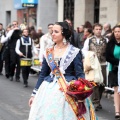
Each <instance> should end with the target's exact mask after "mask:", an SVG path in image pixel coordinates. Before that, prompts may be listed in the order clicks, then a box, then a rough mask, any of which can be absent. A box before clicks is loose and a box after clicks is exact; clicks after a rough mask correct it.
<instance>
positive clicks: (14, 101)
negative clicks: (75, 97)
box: [0, 75, 115, 120]
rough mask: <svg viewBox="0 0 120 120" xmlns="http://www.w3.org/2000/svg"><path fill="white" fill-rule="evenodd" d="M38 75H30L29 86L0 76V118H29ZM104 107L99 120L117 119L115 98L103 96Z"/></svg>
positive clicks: (23, 119)
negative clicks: (31, 96) (31, 99)
mask: <svg viewBox="0 0 120 120" xmlns="http://www.w3.org/2000/svg"><path fill="white" fill-rule="evenodd" d="M37 77H38V76H30V77H29V87H28V88H24V87H23V82H22V78H21V82H20V83H18V82H16V81H15V80H14V81H9V79H6V78H5V76H3V75H2V76H0V120H27V119H28V115H29V106H28V100H29V98H30V95H31V93H32V90H33V88H34V86H35V84H36V82H37ZM102 106H103V109H102V110H100V111H97V112H96V113H97V115H98V118H99V120H115V119H114V104H113V98H110V99H108V98H106V97H105V96H104V97H103V98H102Z"/></svg>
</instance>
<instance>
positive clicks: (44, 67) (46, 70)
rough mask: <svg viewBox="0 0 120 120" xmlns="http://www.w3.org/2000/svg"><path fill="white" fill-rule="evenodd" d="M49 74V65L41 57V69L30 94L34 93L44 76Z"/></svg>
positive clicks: (33, 94)
mask: <svg viewBox="0 0 120 120" xmlns="http://www.w3.org/2000/svg"><path fill="white" fill-rule="evenodd" d="M49 74H50V67H49V66H48V63H47V62H46V59H45V58H44V59H43V63H42V69H41V71H40V75H39V78H38V81H37V84H36V86H35V88H34V90H33V93H32V96H35V95H36V92H37V90H38V88H39V87H40V85H41V83H42V82H43V81H44V78H45V77H46V76H48V75H49Z"/></svg>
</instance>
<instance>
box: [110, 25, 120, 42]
mask: <svg viewBox="0 0 120 120" xmlns="http://www.w3.org/2000/svg"><path fill="white" fill-rule="evenodd" d="M115 28H120V25H116V26H114V27H113V28H112V31H113V32H112V35H111V37H110V41H111V42H115V41H116V38H115V35H114V30H115Z"/></svg>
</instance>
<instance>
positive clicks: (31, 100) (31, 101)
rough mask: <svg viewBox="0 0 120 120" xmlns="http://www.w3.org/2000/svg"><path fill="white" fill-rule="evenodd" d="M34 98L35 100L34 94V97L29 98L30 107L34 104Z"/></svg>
mask: <svg viewBox="0 0 120 120" xmlns="http://www.w3.org/2000/svg"><path fill="white" fill-rule="evenodd" d="M33 100H34V97H33V96H32V97H31V98H30V99H29V103H28V105H29V107H31V106H32V103H33Z"/></svg>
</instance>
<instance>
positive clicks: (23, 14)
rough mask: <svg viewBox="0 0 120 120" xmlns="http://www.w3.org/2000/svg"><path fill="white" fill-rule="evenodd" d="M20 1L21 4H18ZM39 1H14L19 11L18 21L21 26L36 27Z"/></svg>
mask: <svg viewBox="0 0 120 120" xmlns="http://www.w3.org/2000/svg"><path fill="white" fill-rule="evenodd" d="M18 1H19V2H18ZM37 5H38V0H14V8H15V9H17V21H18V23H19V24H25V25H27V26H29V27H30V26H36V24H37Z"/></svg>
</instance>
